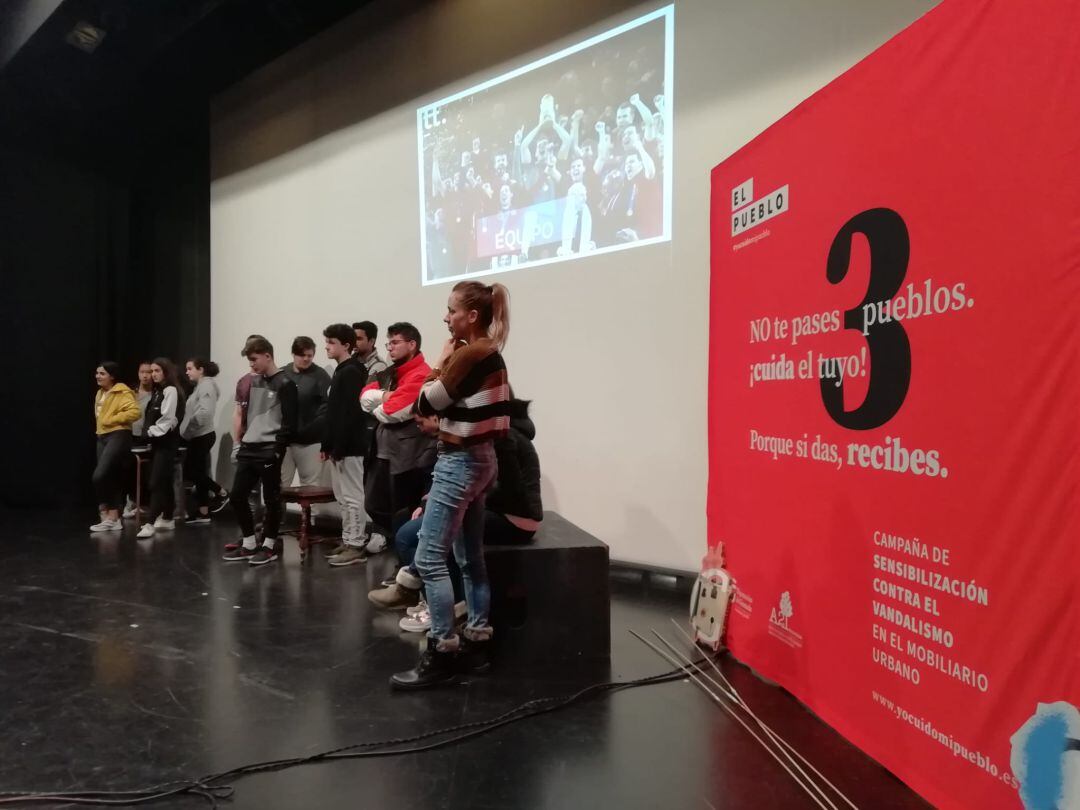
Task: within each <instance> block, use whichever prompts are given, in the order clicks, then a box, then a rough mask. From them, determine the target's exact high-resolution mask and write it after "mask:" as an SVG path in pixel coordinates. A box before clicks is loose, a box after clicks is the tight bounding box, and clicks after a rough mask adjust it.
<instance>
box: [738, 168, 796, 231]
mask: <svg viewBox="0 0 1080 810" xmlns="http://www.w3.org/2000/svg"><path fill="white" fill-rule="evenodd" d="M790 207H791V198H790V195H789V194H788V187H787V185H783V186H780V188H778V189H776V190H775V191H772V192H770V193H768V194H766V195H765V196H764V197H762V198H760V199H758V200H755V199H754V178H753V177H751V178H750V179H749V180H747V181H746V182H745V183H740V184H739V185H737V186H736V187H735V188H733V189H732V190H731V235H732V236H738V235H739V234H740V233H742V232H743V231H748V230H750V229H751V228H756V227H757V226H758V225H760V224H761V223H762V222H766V221H767V220H770V219H772V218H773V217H776V216H779V215H780V214H783V213H786V212H787V210H788V209H789V208H790Z"/></svg>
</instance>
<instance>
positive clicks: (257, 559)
mask: <svg viewBox="0 0 1080 810" xmlns="http://www.w3.org/2000/svg"><path fill="white" fill-rule="evenodd" d="M277 558H278V550H277V547H276V546H275V547H274V548H267V547H266V546H259V547H258V548H257V549H255V553H254V554H252V555H251V559H249V560H248V564H249V565H266V564H267V563H271V562H273V561H274V560H276V559H277Z"/></svg>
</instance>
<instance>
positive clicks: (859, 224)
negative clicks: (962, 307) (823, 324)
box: [821, 208, 911, 430]
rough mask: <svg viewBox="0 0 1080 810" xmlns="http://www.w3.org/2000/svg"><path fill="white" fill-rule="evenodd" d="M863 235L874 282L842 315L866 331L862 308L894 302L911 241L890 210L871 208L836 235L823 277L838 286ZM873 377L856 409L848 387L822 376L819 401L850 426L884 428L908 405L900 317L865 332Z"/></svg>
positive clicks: (906, 349)
mask: <svg viewBox="0 0 1080 810" xmlns="http://www.w3.org/2000/svg"><path fill="white" fill-rule="evenodd" d="M857 233H861V234H863V235H864V236H865V237H866V241H867V242H868V243H869V244H870V283H869V284H868V285H867V288H866V296H865V297H864V298H863V300H862V301H861V302H860V303H859V305H858V306H856V307H855V308H853V309H849V310H847V311H846V312H845V313H844V327H845V328H846V329H855V330H857V331H858V332H859V334H860V335H861V334H862V331H863V312H862V308H863V307H864V306H866V305H868V304H876V303H878V302H880V301H888V300H890V299H891V298H892V297H893V296H894V295H896V293H897V292H898V291H899V290H900V285H901V284H903V283H904V276H905V274H906V273H907V265H908V256H909V254H910V252H911V243H910V241H909V239H908V230H907V225H905V224H904V220H903V219H901V217H900V215H899V214H898V213H896V212H895V211H893V210H891V209H889V208H871V209H870V210H869V211H863V212H862V213H861V214H856V215H855V216H854V217H852V218H851V219H849V220H848V221H847V224H845V225H844V227H843V228H841V229H840V232H839V233H838V234H836V237H835V238H834V239H833V243H832V247H831V248H829V259H828V262H827V264H826V265H825V275H826V277H827V278H828V279H829V281H830V282H832V283H833V284H839V283H840V282H841V281H843V280H844V277H845V276H846V275H847V272H848V266H849V264H850V262H851V239H852V237H853V236H854V235H855V234H857ZM866 346H867V352H868V353H869V365H870V372H869V373H870V381H869V385H868V387H867V391H866V398H865V399H864V400H863V401H862V404H861V405H859V407H857V408H855V410H852V411H845V410H844V386H843V384H841V385H840V386H839V387H837V385H836V384H835V381H834V380H831V379H824V378H822V380H821V400H822V402H823V403H824V404H825V410H826V411H828V412H829V416H830V417H832V419H833V421H834V422H836V423H837V424H838V425H841V426H842V427H846V428H850V429H851V430H872V429H873V428H876V427H881V426H882V425H884V424H885V423H886V422H888V421H889V420H890V419H892V418H893V417H894V416H895V415H896V412H897V411H899V410H900V406H901V405H903V404H904V397H906V396H907V392H908V385H909V384H910V383H911V343H910V342H909V341H908V336H907V332H905V331H904V327H903V325H902V324H901V323H900V321H897V320H891V321H886V322H884V323H878V322H876V321H875V322H874V324H873V325H872V326H870V328H869V330H868V333H867V335H866Z"/></svg>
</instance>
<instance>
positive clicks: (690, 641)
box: [671, 619, 859, 810]
mask: <svg viewBox="0 0 1080 810" xmlns="http://www.w3.org/2000/svg"><path fill="white" fill-rule="evenodd" d="M671 623H672V624H673V625H675V629H676V630H678V631H679V632H680V633H682V634H683V637H684V638H685V639H686V641H687V643H688V644H689V645H690V647H691V648H692V649H695V650H696V649H699V648H698V645H697V644H695V643H694V639H692V638H691V637H690V634H689V633H687V632H686V630H685V628H683V626H682V625H680V624H679V623H678V622H677V621H675V620H674V619H672V620H671ZM705 658H706V660H707V661H708V662H709V664H711V665H712V668H713V669H714V670H716V674H717V675H718V676H720V680H721V681H723V684H724V686H725V687H726V691H727V692H729V693H730V694H732V695H734V696H735V701H736V703H737V704H738V705H739V706H741V707H742V709H743V711H745V712H746V713H747V714H748V715H750V716H751V717H752V718H754V720H755V721H756V722H757V724H758V725H759V726H760V727H761V730H762V731H764V732H765V733H766V734H768V735H769V736H770V737H772V738H773V739H775V740H776V741H777V742H779V743H780V744H782V745H783V746H784V747H785V748H787V749H788V750H789V751H790V752H791V753H793V754H794V755H795V756H797V757H798V758H799V759H800V760H802V762H803V764H804V765H806V767H808V768H809V769H810V770H812V771H813V772H814V773H815V774H817V776H818V778H819V779H821V781H822V782H824V783H825V784H826V785H828V786H829V787H830V788H832V790H833V792H835V793H836V795H837V796H839V797H840V798H841V799H843V800H844V801H845V802H846V803H847V805H848V806H849V807H850V808H851V810H859V808H858V807H857V806H856V805H855V803H854V802H852V801H851V799H849V798H848V797H847V796H845V795H844V792H843V791H842V790H840V788H838V787H837V786H836V785H834V784H833V783H832V782H830V781H829V780H828V778H826V776H825V774H823V773H822V772H821V771H819V770H818V769H817V768H815V767H814V766H813V764H812V763H811V762H810V761H809V760H808V759H807V758H806V757H804V756H803V755H802V754H800V753H799V752H798V751H796V750H795V748H794V746H792V745H791V744H790V743H789V742H788V741H787V740H785V739H784V738H783V737H781V736H780V735H779V734H777V733H776V732H775V731H773V730H772V729H771V728H769V726H768V725H766V724H765V722H764V721H763V720H762V719H761V718H759V717H758V716H757V715H756V714H754V712H753V711H752V710H751V709H750V706H749V705H748V704H747V703H746V701H745V700H743V697H742V695H740V694H739V690H738V689H736V688H735V685H734V684H732V683H731V681H729V680H728V678H727V676H726V675H724V673H723V671H722V670H721V669H720V667H719V665H718V664H717V663H716V660H715V659H714V658H713V657H712V656H710V655H706V656H705ZM705 677H706V678H708V680H709V681H710V682H712V683H713V684H714V685H716V686H717V687H718V688H719V687H720V684H719V683H717V681H716V679H715V678H712V677H711V676H709V675H705Z"/></svg>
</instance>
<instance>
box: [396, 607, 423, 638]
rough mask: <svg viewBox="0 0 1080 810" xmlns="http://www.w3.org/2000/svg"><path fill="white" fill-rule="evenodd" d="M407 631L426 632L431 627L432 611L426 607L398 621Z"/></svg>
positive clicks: (399, 625)
mask: <svg viewBox="0 0 1080 810" xmlns="http://www.w3.org/2000/svg"><path fill="white" fill-rule="evenodd" d="M398 627H400V628H401V629H402V630H404V631H405V632H406V633H426V632H427V631H428V630H430V629H431V613H430V612H429V611H428V610H427V609H426V608H425V609H424V610H421V611H420V612H419V613H417V614H416V615H415V616H406V617H404V618H403V619H402V620H401V621H399V622H398Z"/></svg>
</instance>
